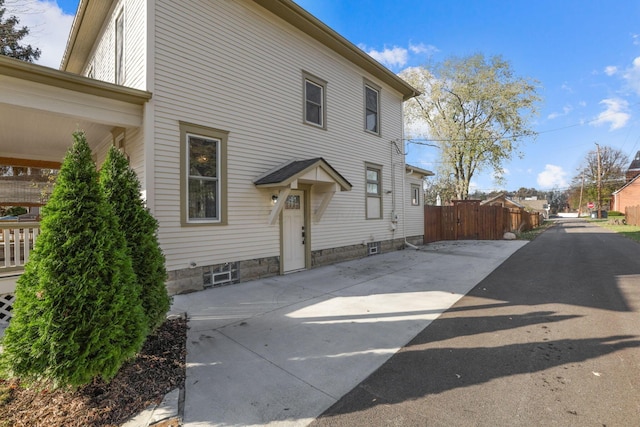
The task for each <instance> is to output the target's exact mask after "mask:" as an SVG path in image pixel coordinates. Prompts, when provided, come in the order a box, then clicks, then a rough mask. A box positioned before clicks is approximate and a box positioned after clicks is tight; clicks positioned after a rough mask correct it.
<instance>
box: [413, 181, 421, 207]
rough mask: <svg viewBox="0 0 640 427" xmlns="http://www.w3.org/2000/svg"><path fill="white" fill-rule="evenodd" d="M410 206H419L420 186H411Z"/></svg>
mask: <svg viewBox="0 0 640 427" xmlns="http://www.w3.org/2000/svg"><path fill="white" fill-rule="evenodd" d="M411 206H420V186H419V185H417V184H411Z"/></svg>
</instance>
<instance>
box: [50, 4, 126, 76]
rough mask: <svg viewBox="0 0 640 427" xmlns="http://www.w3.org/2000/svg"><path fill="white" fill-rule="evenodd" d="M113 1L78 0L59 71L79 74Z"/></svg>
mask: <svg viewBox="0 0 640 427" xmlns="http://www.w3.org/2000/svg"><path fill="white" fill-rule="evenodd" d="M114 1H115V0H100V1H90V0H80V3H79V4H78V9H77V11H76V14H75V16H74V18H73V23H72V24H71V31H70V32H69V38H68V39H67V46H66V48H65V50H64V54H63V55H62V60H61V61H60V69H61V70H64V71H69V72H72V73H76V74H80V73H81V72H82V69H83V68H84V66H85V64H86V63H87V60H88V59H89V55H90V54H91V50H92V49H93V46H94V44H95V42H96V40H97V38H98V35H99V34H100V31H101V30H102V27H103V25H104V22H105V20H106V18H107V16H108V14H109V11H110V10H111V8H112V7H113V3H114Z"/></svg>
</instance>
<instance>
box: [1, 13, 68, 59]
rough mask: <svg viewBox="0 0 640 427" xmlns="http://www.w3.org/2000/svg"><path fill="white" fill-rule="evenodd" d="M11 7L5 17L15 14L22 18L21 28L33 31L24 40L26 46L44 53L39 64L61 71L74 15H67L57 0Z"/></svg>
mask: <svg viewBox="0 0 640 427" xmlns="http://www.w3.org/2000/svg"><path fill="white" fill-rule="evenodd" d="M19 5H20V6H19ZM7 6H8V7H7V13H6V14H5V16H6V15H15V16H17V17H18V19H20V24H19V26H20V27H23V26H26V27H27V28H29V35H28V36H26V37H25V38H24V39H22V43H23V44H30V45H31V46H33V47H37V48H39V49H40V51H41V52H42V54H41V55H40V59H38V61H36V63H38V64H40V65H45V66H47V67H52V68H59V67H60V61H61V59H62V55H63V54H64V49H65V46H66V44H67V38H68V37H69V30H70V29H71V23H72V22H73V15H66V14H64V12H62V9H60V7H58V5H57V4H56V2H55V1H53V0H51V1H47V0H34V1H32V2H29V3H27V4H24V5H21V4H20V3H18V2H16V5H15V6H13V5H9V4H7ZM9 6H12V7H9Z"/></svg>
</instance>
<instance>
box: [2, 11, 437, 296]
mask: <svg viewBox="0 0 640 427" xmlns="http://www.w3.org/2000/svg"><path fill="white" fill-rule="evenodd" d="M416 94H417V92H416V90H415V89H414V88H412V87H411V86H410V85H408V84H407V83H405V82H404V81H403V80H401V79H400V78H399V77H397V76H396V75H395V74H393V73H392V72H390V71H389V70H388V69H386V68H385V67H383V66H382V65H380V64H379V63H378V62H376V61H374V60H373V59H372V58H371V57H369V56H368V55H367V54H365V53H364V52H363V51H361V50H360V49H359V48H357V47H356V46H354V45H353V44H352V43H350V42H348V41H347V40H346V39H344V38H343V37H342V36H340V35H339V34H337V33H336V32H334V31H333V30H331V29H330V28H329V27H327V26H326V25H325V24H323V23H322V22H320V21H319V20H317V19H316V18H315V17H313V16H312V15H310V14H309V13H308V12H306V11H305V10H304V9H302V8H300V7H299V6H297V5H296V4H295V3H294V2H293V1H291V0H236V1H205V2H190V1H186V2H169V1H154V2H149V1H146V0H118V1H116V0H113V1H110V0H102V1H99V2H96V1H89V0H81V1H80V4H79V6H78V12H77V15H76V17H75V20H74V22H73V25H72V29H71V34H70V36H69V40H68V44H67V48H66V52H65V54H64V58H63V61H62V65H61V71H58V70H52V69H48V68H45V67H40V66H37V65H33V64H27V63H22V62H19V61H14V60H10V59H6V58H1V57H0V127H2V129H3V135H0V151H1V152H2V153H4V154H3V156H5V157H0V162H4V163H5V164H6V163H9V164H12V163H13V164H19V165H23V166H29V167H34V168H35V167H53V166H55V163H56V162H59V161H60V160H61V159H62V157H63V155H64V152H65V150H66V148H67V147H68V146H69V145H70V143H71V141H72V138H71V133H72V132H73V131H74V130H76V129H77V128H81V129H84V130H85V131H86V133H87V139H88V140H89V142H90V144H91V145H92V149H93V151H94V153H95V160H96V162H97V164H98V165H100V164H101V163H102V161H103V160H104V158H105V155H106V152H107V149H108V147H109V146H110V145H116V146H117V147H119V148H120V149H122V150H123V151H124V152H125V153H126V154H127V156H128V157H129V159H130V162H131V165H132V166H133V168H134V169H135V170H136V172H137V174H138V176H139V178H140V180H141V183H142V189H143V195H144V197H145V198H146V200H147V205H148V206H149V208H150V209H151V211H152V213H153V214H154V216H155V217H156V218H157V219H158V221H159V226H160V228H159V240H160V244H161V246H162V249H163V251H164V254H165V256H166V266H167V270H168V272H169V281H168V284H167V286H168V287H169V290H170V292H171V293H178V292H185V291H189V290H197V289H202V288H203V286H209V285H217V284H225V283H234V282H237V281H241V280H248V279H252V278H257V277H261V276H266V275H273V274H284V273H288V272H292V271H296V270H301V269H305V268H312V267H315V266H318V265H322V264H328V263H332V262H335V261H338V260H345V259H351V258H357V257H362V256H366V255H367V254H373V253H377V252H380V251H387V250H392V249H400V248H402V247H405V246H406V245H407V244H408V245H411V244H419V243H421V242H422V239H423V234H424V225H423V224H424V219H423V216H424V210H423V200H422V194H423V192H422V181H423V179H424V177H425V176H429V175H432V173H431V172H429V171H426V170H423V169H420V168H416V167H412V166H408V165H406V164H405V162H404V153H403V147H404V144H403V116H402V103H403V101H404V100H406V99H409V98H411V97H413V96H415V95H416Z"/></svg>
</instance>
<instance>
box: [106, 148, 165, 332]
mask: <svg viewBox="0 0 640 427" xmlns="http://www.w3.org/2000/svg"><path fill="white" fill-rule="evenodd" d="M100 184H101V186H102V189H103V191H104V194H105V196H106V198H107V200H108V201H109V202H110V203H111V205H112V206H113V208H114V212H115V214H116V216H117V217H118V218H119V221H120V227H121V229H122V231H123V232H124V235H125V238H126V241H127V247H128V250H129V255H130V256H131V260H132V265H133V270H134V272H135V274H136V276H137V278H138V283H139V284H140V290H141V295H140V298H141V300H142V307H143V308H144V311H145V314H146V318H147V323H148V325H149V328H150V330H155V329H156V328H157V327H158V326H160V325H161V324H162V323H163V322H164V320H165V316H166V313H167V311H168V310H169V305H170V299H169V296H168V294H167V288H166V286H165V279H166V277H167V272H166V269H165V263H164V261H165V260H164V255H163V254H162V250H161V249H160V245H159V244H158V239H157V231H158V222H157V221H156V219H155V218H154V217H153V216H152V215H151V213H149V211H148V210H147V209H146V208H145V206H144V202H143V201H142V199H141V198H140V182H139V181H138V177H137V176H136V173H135V172H134V170H133V169H131V167H129V162H128V161H127V159H126V157H125V156H124V154H122V153H121V152H120V151H119V150H118V149H116V148H115V147H111V149H110V150H109V153H108V154H107V158H106V160H105V161H104V163H103V164H102V169H101V170H100Z"/></svg>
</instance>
